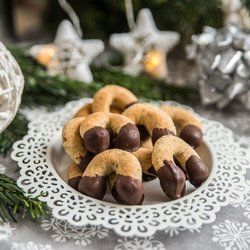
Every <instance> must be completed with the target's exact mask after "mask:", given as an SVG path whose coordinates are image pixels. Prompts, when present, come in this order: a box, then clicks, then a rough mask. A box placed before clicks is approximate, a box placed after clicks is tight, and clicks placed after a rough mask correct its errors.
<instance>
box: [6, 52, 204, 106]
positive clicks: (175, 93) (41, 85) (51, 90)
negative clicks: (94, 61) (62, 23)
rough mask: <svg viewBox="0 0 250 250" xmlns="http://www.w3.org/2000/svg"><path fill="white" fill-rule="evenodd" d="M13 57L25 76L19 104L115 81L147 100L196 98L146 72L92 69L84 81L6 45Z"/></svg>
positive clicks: (60, 99) (55, 101) (66, 97)
mask: <svg viewBox="0 0 250 250" xmlns="http://www.w3.org/2000/svg"><path fill="white" fill-rule="evenodd" d="M10 50H11V52H12V54H13V55H14V56H15V58H16V59H17V61H18V63H19V65H20V67H21V69H22V72H23V75H24V77H25V87H24V93H23V99H22V105H23V106H28V107H31V106H37V105H41V106H46V107H48V108H51V107H54V106H58V105H64V104H65V103H66V102H68V101H71V100H74V99H78V98H81V97H86V96H93V95H94V94H95V92H96V91H97V90H98V89H100V88H101V87H103V86H104V85H106V84H111V83H112V84H118V85H121V86H124V87H126V88H128V89H130V90H131V91H132V92H134V93H135V94H136V95H138V97H141V98H146V99H151V100H169V99H171V100H175V101H179V102H182V103H185V104H189V103H191V102H192V103H195V102H196V103H197V102H198V101H199V97H198V96H199V95H198V91H197V90H195V89H191V88H187V87H177V86H175V85H174V84H166V83H165V82H163V81H157V80H154V79H150V78H148V77H147V76H139V77H133V76H130V75H126V74H123V73H122V72H110V71H108V70H106V69H95V68H93V69H92V72H93V76H94V82H93V83H91V84H84V83H82V82H78V81H74V80H71V79H69V78H67V77H65V76H49V75H48V73H47V71H46V70H45V69H44V68H43V67H42V66H41V65H39V64H37V63H36V62H35V61H34V60H33V59H32V58H31V57H30V56H28V55H27V53H26V52H25V50H24V49H21V48H10Z"/></svg>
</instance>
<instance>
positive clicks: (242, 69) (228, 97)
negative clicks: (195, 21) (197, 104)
mask: <svg viewBox="0 0 250 250" xmlns="http://www.w3.org/2000/svg"><path fill="white" fill-rule="evenodd" d="M186 52H187V57H188V59H194V60H195V61H196V64H197V67H198V73H199V86H200V94H201V100H202V103H203V104H204V105H210V104H216V105H217V107H218V108H220V109H222V108H224V107H226V106H227V105H228V104H229V103H231V101H233V100H235V99H237V100H238V101H240V102H241V103H242V105H243V106H244V107H245V108H247V109H249V110H250V33H247V32H246V31H243V30H242V29H240V28H238V27H236V26H232V25H229V26H227V27H225V28H222V29H218V30H216V29H214V28H211V27H207V26H206V27H204V28H203V33H202V34H200V35H194V36H193V37H192V44H191V45H188V46H187V49H186Z"/></svg>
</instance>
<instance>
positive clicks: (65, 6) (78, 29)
mask: <svg viewBox="0 0 250 250" xmlns="http://www.w3.org/2000/svg"><path fill="white" fill-rule="evenodd" d="M58 3H59V5H60V6H61V8H62V9H63V10H64V11H65V12H66V13H67V14H68V16H69V18H70V20H71V21H72V23H73V24H74V26H75V29H76V32H77V34H78V36H79V37H82V35H83V33H82V29H81V25H80V20H79V18H78V16H77V15H76V13H75V11H74V10H73V8H72V7H71V6H70V4H69V3H68V2H67V1H66V0H58Z"/></svg>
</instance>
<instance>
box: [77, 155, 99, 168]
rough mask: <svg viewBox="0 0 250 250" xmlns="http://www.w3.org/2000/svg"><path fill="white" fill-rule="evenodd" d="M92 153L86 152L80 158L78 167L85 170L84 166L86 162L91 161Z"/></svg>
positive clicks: (86, 164)
mask: <svg viewBox="0 0 250 250" xmlns="http://www.w3.org/2000/svg"><path fill="white" fill-rule="evenodd" d="M94 156H95V155H94V154H93V153H90V152H87V154H86V155H85V156H84V157H82V158H81V161H80V163H79V168H80V169H81V171H82V172H84V171H85V169H86V167H87V166H88V164H89V163H90V162H91V160H92V159H93V158H94Z"/></svg>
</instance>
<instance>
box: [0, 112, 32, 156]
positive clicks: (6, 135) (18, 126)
mask: <svg viewBox="0 0 250 250" xmlns="http://www.w3.org/2000/svg"><path fill="white" fill-rule="evenodd" d="M27 130H28V121H27V119H26V117H25V116H24V115H22V114H20V113H18V114H17V115H16V117H15V119H14V120H13V121H12V123H11V124H10V125H9V127H8V128H7V129H6V130H5V131H4V132H3V133H1V134H0V154H1V155H3V156H6V155H7V153H9V152H10V150H11V148H12V145H13V143H14V142H15V141H17V140H20V139H22V138H23V137H24V136H25V135H26V134H27Z"/></svg>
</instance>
